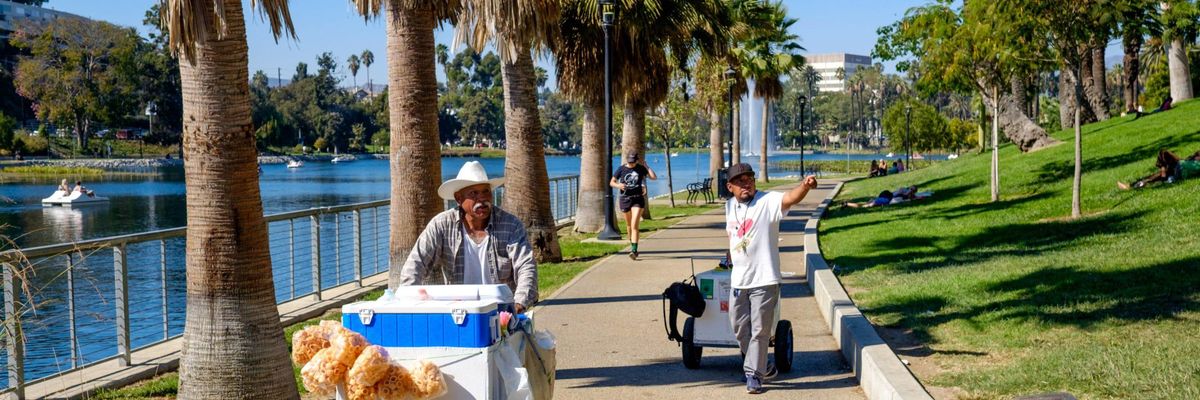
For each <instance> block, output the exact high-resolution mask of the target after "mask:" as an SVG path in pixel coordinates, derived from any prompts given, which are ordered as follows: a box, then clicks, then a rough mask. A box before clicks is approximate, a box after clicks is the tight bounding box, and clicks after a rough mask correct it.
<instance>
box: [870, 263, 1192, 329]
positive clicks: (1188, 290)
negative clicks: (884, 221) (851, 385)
mask: <svg viewBox="0 0 1200 400" xmlns="http://www.w3.org/2000/svg"><path fill="white" fill-rule="evenodd" d="M1197 268H1200V257H1189V258H1181V259H1177V260H1174V261H1169V262H1164V263H1159V264H1154V265H1149V266H1145V267H1140V268H1130V269H1124V270H1119V271H1096V270H1094V269H1091V268H1087V267H1080V266H1066V267H1059V268H1047V269H1042V270H1037V271H1033V272H1030V273H1028V274H1025V275H1023V276H1020V277H1016V278H1013V279H1009V280H1006V281H1002V282H998V283H994V284H991V285H989V286H988V287H987V289H986V292H987V293H989V296H988V297H989V298H994V299H997V300H995V301H990V302H985V303H982V304H978V305H973V306H970V307H965V308H963V307H950V301H949V300H948V299H947V298H945V297H943V296H920V297H908V298H906V299H905V300H904V301H901V302H894V303H890V304H886V305H883V306H880V307H874V308H869V309H866V310H864V312H866V313H868V314H875V315H884V314H895V315H899V316H900V319H899V320H898V321H897V322H896V324H895V325H896V326H903V327H908V328H911V329H912V333H913V335H914V336H915V338H916V339H917V340H920V341H922V342H925V343H936V341H935V340H934V339H933V338H932V336H931V335H930V334H929V332H930V331H931V330H932V329H933V328H936V327H937V326H940V325H943V324H946V323H950V322H953V321H960V320H966V321H970V320H975V319H977V318H986V319H987V320H1003V321H1005V322H1004V323H1002V324H1003V325H1009V324H1013V323H1023V322H1036V323H1039V324H1052V325H1057V326H1072V327H1077V328H1081V329H1088V328H1091V327H1093V326H1094V325H1096V324H1099V323H1105V322H1110V321H1114V320H1116V321H1121V322H1126V323H1132V322H1139V321H1150V320H1159V319H1164V318H1166V319H1174V318H1176V316H1177V315H1179V314H1180V313H1185V312H1193V311H1198V310H1200V301H1197V300H1196V299H1197V293H1200V274H1196V273H1195V271H1196V269H1197ZM946 308H954V309H955V311H953V312H946V311H944V310H945V309H946ZM997 326H999V325H997Z"/></svg>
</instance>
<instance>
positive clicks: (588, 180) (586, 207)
mask: <svg viewBox="0 0 1200 400" xmlns="http://www.w3.org/2000/svg"><path fill="white" fill-rule="evenodd" d="M606 154H608V152H607V151H606V150H605V149H604V102H603V101H597V102H595V103H593V104H587V105H585V106H584V108H583V153H582V154H581V155H580V157H579V205H578V206H577V207H576V209H575V231H576V232H587V233H595V232H600V230H601V229H604V191H605V190H609V187H608V180H609V173H610V172H609V171H605V163H604V157H605V155H606Z"/></svg>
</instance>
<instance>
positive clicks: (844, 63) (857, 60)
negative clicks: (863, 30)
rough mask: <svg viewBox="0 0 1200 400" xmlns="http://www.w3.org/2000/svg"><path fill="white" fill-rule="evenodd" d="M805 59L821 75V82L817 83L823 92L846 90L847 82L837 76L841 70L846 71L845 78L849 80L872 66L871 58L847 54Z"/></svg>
mask: <svg viewBox="0 0 1200 400" xmlns="http://www.w3.org/2000/svg"><path fill="white" fill-rule="evenodd" d="M805 59H806V60H807V61H808V65H810V66H812V67H813V69H815V70H816V71H817V73H818V74H820V75H821V80H820V81H817V89H818V90H820V91H822V92H841V91H844V90H846V80H845V79H838V76H837V75H838V69H839V68H841V69H844V70H845V73H846V75H845V77H846V78H849V77H850V76H851V75H854V72H855V71H858V69H859V68H862V67H870V66H871V57H868V56H859V55H854V54H846V53H833V54H817V55H810V56H805Z"/></svg>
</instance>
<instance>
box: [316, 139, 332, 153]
mask: <svg viewBox="0 0 1200 400" xmlns="http://www.w3.org/2000/svg"><path fill="white" fill-rule="evenodd" d="M326 147H329V143H328V142H326V141H325V138H317V141H316V142H313V148H315V149H317V151H322V150H325V148H326Z"/></svg>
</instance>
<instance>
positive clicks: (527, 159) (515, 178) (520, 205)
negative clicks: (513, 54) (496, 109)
mask: <svg viewBox="0 0 1200 400" xmlns="http://www.w3.org/2000/svg"><path fill="white" fill-rule="evenodd" d="M517 54H518V55H517V59H516V60H514V61H513V62H507V61H505V62H503V63H501V64H500V72H501V74H503V76H504V116H505V118H504V132H505V139H506V140H507V141H508V150H514V151H505V158H507V160H506V161H505V164H504V176H506V177H508V178H509V179H507V180H506V181H505V184H504V187H505V189H504V209H505V210H508V211H509V212H511V213H512V214H513V215H515V216H517V218H518V219H520V220H521V222H524V223H525V232H526V234H527V235H528V236H529V244H530V245H531V246H533V253H534V256H535V257H536V258H537V261H538V262H558V261H562V250H561V249H560V248H559V246H558V230H557V229H555V227H554V214H553V213H552V212H551V210H550V180H549V177H548V176H547V174H546V150H545V145H544V144H543V143H542V142H543V140H542V123H541V120H540V116H539V115H538V108H537V92H536V90H537V89H536V88H535V87H534V83H533V74H534V70H533V57H532V56H531V55H530V53H529V49H527V48H526V49H521V50H518V52H517Z"/></svg>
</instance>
